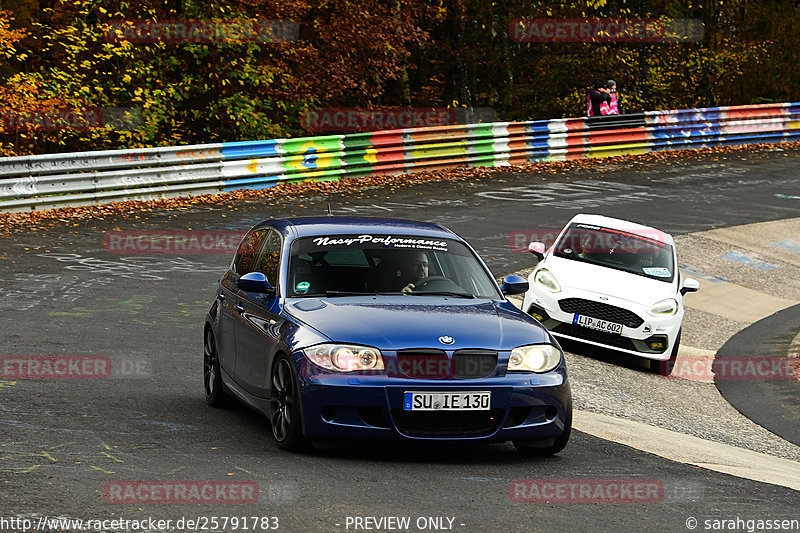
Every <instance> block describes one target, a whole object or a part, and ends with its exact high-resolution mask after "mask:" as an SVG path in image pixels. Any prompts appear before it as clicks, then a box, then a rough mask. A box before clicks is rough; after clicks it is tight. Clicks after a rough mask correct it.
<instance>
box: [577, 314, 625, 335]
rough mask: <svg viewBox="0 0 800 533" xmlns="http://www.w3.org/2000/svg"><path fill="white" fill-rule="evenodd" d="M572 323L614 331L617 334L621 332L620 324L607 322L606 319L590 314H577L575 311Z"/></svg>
mask: <svg viewBox="0 0 800 533" xmlns="http://www.w3.org/2000/svg"><path fill="white" fill-rule="evenodd" d="M572 323H573V324H577V325H579V326H583V327H585V328H589V329H596V330H598V331H605V332H606V333H616V334H617V335H621V334H622V324H617V323H616V322H609V321H608V320H600V319H599V318H592V317H590V316H584V315H579V314H577V313H575V317H573V319H572Z"/></svg>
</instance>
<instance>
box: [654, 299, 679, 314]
mask: <svg viewBox="0 0 800 533" xmlns="http://www.w3.org/2000/svg"><path fill="white" fill-rule="evenodd" d="M647 312H648V313H650V314H651V315H653V316H669V315H674V314H675V313H677V312H678V301H677V300H675V299H674V298H667V299H666V300H661V301H660V302H658V303H656V304H653V305H651V306H650V309H648V310H647Z"/></svg>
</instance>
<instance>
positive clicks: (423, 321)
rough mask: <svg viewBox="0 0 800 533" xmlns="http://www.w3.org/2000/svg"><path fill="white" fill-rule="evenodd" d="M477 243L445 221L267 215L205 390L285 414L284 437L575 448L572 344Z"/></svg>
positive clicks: (225, 295) (238, 272) (229, 298)
mask: <svg viewBox="0 0 800 533" xmlns="http://www.w3.org/2000/svg"><path fill="white" fill-rule="evenodd" d="M527 288H528V283H527V281H526V280H525V279H523V278H520V277H518V276H508V277H506V278H505V279H504V282H503V285H502V287H499V286H498V284H497V283H496V282H495V280H494V278H493V277H492V275H491V273H490V272H489V269H488V268H487V267H486V265H485V264H484V263H483V261H481V260H480V258H479V257H478V255H477V254H476V253H475V251H474V250H473V249H472V248H471V247H470V246H469V245H468V244H467V243H466V242H465V241H464V240H463V239H461V238H460V237H459V236H458V235H456V234H455V233H453V232H452V231H450V230H448V229H446V228H443V227H441V226H438V225H435V224H428V223H423V222H413V221H408V220H396V219H383V218H339V217H320V218H291V219H273V220H267V221H265V222H262V223H260V224H258V225H256V226H255V227H254V228H253V229H251V230H250V231H249V232H248V233H247V235H246V236H245V237H244V239H243V240H242V242H241V244H240V245H239V249H238V251H237V253H236V256H235V257H234V259H233V262H232V263H231V265H230V268H229V269H228V271H227V272H226V273H225V275H224V276H223V277H222V279H221V280H220V283H219V289H218V291H217V296H216V299H215V300H214V303H213V304H212V306H211V308H210V309H209V312H208V315H207V317H206V324H205V342H204V352H205V354H204V382H205V389H206V398H207V400H208V403H209V404H210V405H212V406H219V405H221V404H223V403H224V402H225V400H226V399H227V398H229V397H235V398H236V399H238V400H240V401H241V402H244V403H245V404H247V405H249V406H250V407H252V408H254V409H256V410H257V411H259V412H261V413H263V414H264V415H266V416H267V417H269V418H270V420H271V425H272V432H273V434H274V436H275V439H276V441H277V443H278V445H279V446H280V447H281V448H283V449H286V450H299V449H303V448H306V447H307V446H309V445H310V444H311V443H312V442H313V441H318V440H325V439H344V438H347V439H350V438H363V439H394V440H400V441H407V442H410V441H445V442H500V441H508V440H511V441H513V443H514V445H515V446H516V448H517V449H518V450H519V451H520V452H522V453H525V454H530V455H549V454H553V453H556V452H558V451H560V450H561V449H563V448H564V446H565V445H566V444H567V441H568V439H569V434H570V428H571V423H572V399H571V395H570V388H569V383H568V381H567V370H566V366H565V363H564V356H563V353H562V351H561V348H560V346H559V344H558V342H557V341H556V340H555V339H554V338H553V337H552V336H551V335H550V333H548V331H547V330H546V329H545V328H544V327H543V326H542V325H541V324H539V323H538V322H536V321H535V320H534V319H532V318H531V317H530V316H528V315H526V314H525V313H523V312H521V311H519V310H518V309H517V308H516V307H515V306H514V305H513V304H512V303H511V302H509V301H508V299H506V297H505V295H509V294H518V293H523V292H525V291H526V290H527Z"/></svg>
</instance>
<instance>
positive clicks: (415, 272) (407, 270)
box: [398, 252, 428, 294]
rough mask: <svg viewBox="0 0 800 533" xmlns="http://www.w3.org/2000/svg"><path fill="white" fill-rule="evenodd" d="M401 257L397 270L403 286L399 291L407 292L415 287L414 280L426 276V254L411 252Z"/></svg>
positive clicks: (416, 280)
mask: <svg viewBox="0 0 800 533" xmlns="http://www.w3.org/2000/svg"><path fill="white" fill-rule="evenodd" d="M402 259H403V260H402V263H401V264H400V267H399V269H398V270H399V272H400V279H402V280H403V281H402V283H404V284H405V286H404V287H403V288H402V289H401V290H400V292H403V293H405V294H409V293H410V292H412V291H413V290H414V289H416V288H417V287H416V286H415V285H414V284H415V283H416V282H418V281H419V280H421V279H424V278H427V277H428V256H427V254H426V253H425V252H412V253H409V254H407V255H406V256H404V257H403V258H402Z"/></svg>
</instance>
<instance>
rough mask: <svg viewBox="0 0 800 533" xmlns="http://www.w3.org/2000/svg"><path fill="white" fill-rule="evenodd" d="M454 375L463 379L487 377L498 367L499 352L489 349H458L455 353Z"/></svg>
mask: <svg viewBox="0 0 800 533" xmlns="http://www.w3.org/2000/svg"><path fill="white" fill-rule="evenodd" d="M453 363H454V366H455V372H454V375H455V377H457V378H462V379H477V378H485V377H486V376H490V375H492V374H494V371H495V368H497V352H493V351H489V350H458V351H456V352H455V353H454V354H453Z"/></svg>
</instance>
